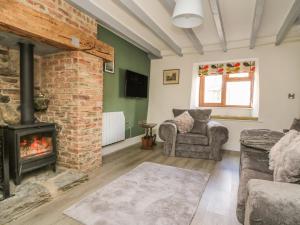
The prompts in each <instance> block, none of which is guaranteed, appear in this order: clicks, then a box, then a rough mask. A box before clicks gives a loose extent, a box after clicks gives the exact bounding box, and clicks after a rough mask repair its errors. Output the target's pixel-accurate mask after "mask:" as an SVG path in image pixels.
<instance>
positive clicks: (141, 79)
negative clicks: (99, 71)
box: [125, 70, 148, 98]
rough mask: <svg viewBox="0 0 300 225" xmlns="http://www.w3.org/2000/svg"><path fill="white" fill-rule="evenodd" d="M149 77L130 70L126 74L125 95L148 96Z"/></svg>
mask: <svg viewBox="0 0 300 225" xmlns="http://www.w3.org/2000/svg"><path fill="white" fill-rule="evenodd" d="M147 93H148V77H147V76H145V75H142V74H139V73H136V72H133V71H130V70H126V74H125V96H126V97H134V98H147Z"/></svg>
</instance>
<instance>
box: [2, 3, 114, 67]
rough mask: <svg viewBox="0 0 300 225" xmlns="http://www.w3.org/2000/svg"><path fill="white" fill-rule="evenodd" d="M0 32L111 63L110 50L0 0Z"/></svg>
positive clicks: (73, 30)
mask: <svg viewBox="0 0 300 225" xmlns="http://www.w3.org/2000/svg"><path fill="white" fill-rule="evenodd" d="M0 5H1V7H0V15H1V16H0V30H2V31H6V32H10V33H14V34H17V35H19V36H22V37H26V38H29V39H32V40H35V41H39V42H42V43H45V44H48V45H51V46H54V47H57V48H60V49H64V50H80V51H84V52H86V53H89V54H92V55H95V56H97V57H100V58H102V59H104V60H105V61H113V59H114V48H113V47H111V46H109V45H107V44H105V43H103V42H101V41H99V40H97V39H96V37H93V36H91V35H88V34H86V33H84V32H83V31H81V30H79V29H77V28H75V27H72V26H70V25H69V24H67V23H64V22H62V21H59V20H57V19H54V18H52V17H50V16H49V15H47V14H44V13H40V12H38V11H35V10H33V9H31V8H29V7H27V6H25V5H23V4H22V3H19V2H17V1H16V0H0Z"/></svg>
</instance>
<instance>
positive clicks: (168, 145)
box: [159, 109, 228, 161]
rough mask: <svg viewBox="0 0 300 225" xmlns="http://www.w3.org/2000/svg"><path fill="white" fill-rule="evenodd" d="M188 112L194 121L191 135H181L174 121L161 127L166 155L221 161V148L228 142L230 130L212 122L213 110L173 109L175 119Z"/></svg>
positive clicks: (161, 136)
mask: <svg viewBox="0 0 300 225" xmlns="http://www.w3.org/2000/svg"><path fill="white" fill-rule="evenodd" d="M184 111H188V112H189V114H190V115H191V116H192V117H193V119H194V127H193V129H192V130H191V131H190V133H186V134H180V133H178V131H177V127H176V124H175V122H174V121H173V120H167V121H165V122H164V123H162V124H161V125H160V127H159V137H160V138H161V139H162V140H163V141H164V154H165V155H169V156H179V157H189V158H201V159H213V160H217V161H219V160H221V159H222V154H221V147H222V145H223V144H225V143H226V142H227V140H228V129H227V128H226V127H224V126H223V125H222V124H220V123H218V122H215V121H212V120H210V114H211V109H204V110H201V109H189V110H188V109H173V114H174V117H176V116H178V115H180V114H181V113H183V112H184Z"/></svg>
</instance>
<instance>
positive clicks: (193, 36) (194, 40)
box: [183, 29, 203, 55]
mask: <svg viewBox="0 0 300 225" xmlns="http://www.w3.org/2000/svg"><path fill="white" fill-rule="evenodd" d="M183 31H184V32H185V34H186V36H187V37H188V38H189V39H190V41H191V42H192V44H193V46H194V48H195V49H196V50H197V52H198V53H199V54H201V55H203V46H202V44H201V42H200V40H199V38H198V37H197V35H196V34H195V32H194V30H193V29H183Z"/></svg>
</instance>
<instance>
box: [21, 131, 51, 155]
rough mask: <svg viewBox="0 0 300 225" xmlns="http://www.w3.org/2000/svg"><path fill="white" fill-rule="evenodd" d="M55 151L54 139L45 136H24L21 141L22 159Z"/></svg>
mask: <svg viewBox="0 0 300 225" xmlns="http://www.w3.org/2000/svg"><path fill="white" fill-rule="evenodd" d="M52 151H53V146H52V138H51V137H46V136H43V135H29V136H23V137H22V138H21V140H20V156H21V158H23V159H24V158H29V157H35V156H40V155H43V154H48V153H51V152H52Z"/></svg>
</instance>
